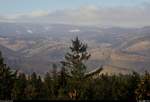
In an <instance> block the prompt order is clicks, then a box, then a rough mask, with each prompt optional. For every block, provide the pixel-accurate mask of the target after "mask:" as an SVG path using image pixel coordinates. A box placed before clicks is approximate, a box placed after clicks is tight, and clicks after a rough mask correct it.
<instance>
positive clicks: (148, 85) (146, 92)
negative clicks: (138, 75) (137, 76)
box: [135, 71, 150, 100]
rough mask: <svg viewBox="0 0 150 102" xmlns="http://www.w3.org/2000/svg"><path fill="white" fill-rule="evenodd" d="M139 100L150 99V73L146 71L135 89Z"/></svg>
mask: <svg viewBox="0 0 150 102" xmlns="http://www.w3.org/2000/svg"><path fill="white" fill-rule="evenodd" d="M135 94H136V99H137V100H150V74H149V73H148V72H147V71H146V72H145V75H144V77H143V78H142V80H141V81H140V83H139V84H138V88H137V89H136V90H135Z"/></svg>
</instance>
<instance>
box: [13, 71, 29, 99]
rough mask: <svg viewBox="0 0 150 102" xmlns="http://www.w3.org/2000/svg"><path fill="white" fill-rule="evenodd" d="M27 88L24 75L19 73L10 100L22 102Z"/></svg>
mask: <svg viewBox="0 0 150 102" xmlns="http://www.w3.org/2000/svg"><path fill="white" fill-rule="evenodd" d="M26 87H27V79H26V76H25V74H24V73H20V74H19V76H18V77H17V79H16V80H15V82H14V86H13V89H12V94H11V95H12V99H15V100H24V99H26V96H25V88H26Z"/></svg>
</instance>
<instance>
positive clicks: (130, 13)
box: [0, 4, 150, 27]
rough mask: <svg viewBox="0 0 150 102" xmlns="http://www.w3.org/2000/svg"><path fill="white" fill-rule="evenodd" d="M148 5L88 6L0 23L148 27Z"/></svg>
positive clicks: (36, 13)
mask: <svg viewBox="0 0 150 102" xmlns="http://www.w3.org/2000/svg"><path fill="white" fill-rule="evenodd" d="M148 5H149V4H144V5H143V6H139V7H111V8H106V7H96V6H93V5H88V6H82V7H80V8H78V9H70V10H69V9H66V10H58V11H54V12H45V11H34V12H31V13H28V14H16V15H8V16H5V17H4V16H3V18H2V17H1V16H0V21H2V20H8V21H14V22H40V23H42V22H43V23H45V22H48V23H65V24H74V25H101V26H124V27H140V26H148V25H150V10H149V9H150V7H149V6H148Z"/></svg>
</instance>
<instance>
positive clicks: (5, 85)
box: [0, 52, 17, 100]
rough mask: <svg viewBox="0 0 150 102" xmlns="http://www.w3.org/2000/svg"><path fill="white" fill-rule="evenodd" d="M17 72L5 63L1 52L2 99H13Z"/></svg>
mask: <svg viewBox="0 0 150 102" xmlns="http://www.w3.org/2000/svg"><path fill="white" fill-rule="evenodd" d="M16 74H17V71H16V72H13V71H11V70H10V68H9V67H8V66H7V65H6V64H4V59H3V57H2V54H1V52H0V99H3V100H6V99H11V91H12V88H13V84H14V81H15V79H16Z"/></svg>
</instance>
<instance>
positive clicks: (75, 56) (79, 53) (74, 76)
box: [61, 37, 90, 98]
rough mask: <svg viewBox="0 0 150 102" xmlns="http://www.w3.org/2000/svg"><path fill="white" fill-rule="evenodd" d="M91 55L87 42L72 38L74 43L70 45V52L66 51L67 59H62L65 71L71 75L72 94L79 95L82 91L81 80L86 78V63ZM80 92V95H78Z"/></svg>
mask: <svg viewBox="0 0 150 102" xmlns="http://www.w3.org/2000/svg"><path fill="white" fill-rule="evenodd" d="M89 57H90V54H89V53H88V52H87V44H84V43H82V42H81V41H80V40H79V39H78V37H76V38H75V40H72V45H71V46H70V52H68V53H66V55H65V61H62V62H61V63H62V65H63V68H64V69H65V71H66V72H65V73H68V74H69V76H70V77H71V81H70V82H71V83H70V84H71V86H70V87H71V90H72V94H74V92H75V94H76V96H75V97H76V98H77V96H79V94H80V93H81V91H80V89H81V86H79V85H81V82H82V81H83V79H84V76H85V72H86V66H85V64H84V62H85V61H87V60H88V59H89ZM77 94H78V95H77Z"/></svg>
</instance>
